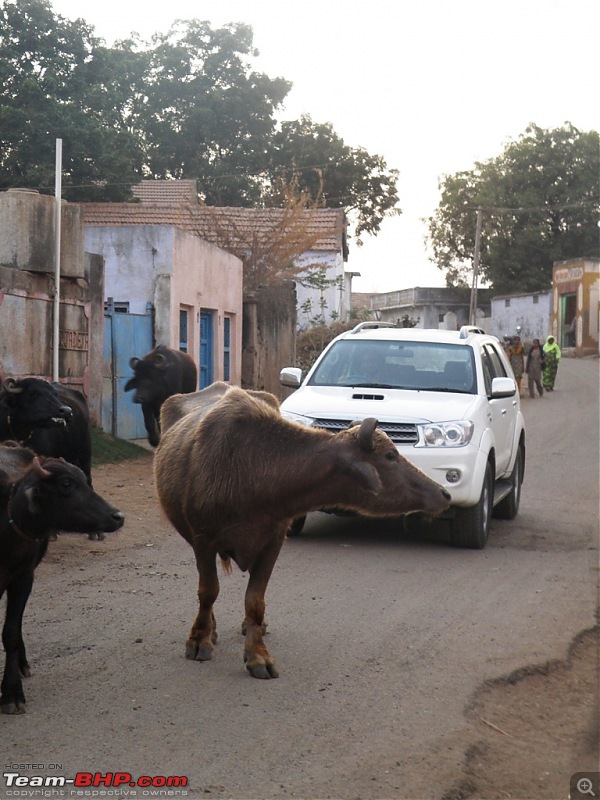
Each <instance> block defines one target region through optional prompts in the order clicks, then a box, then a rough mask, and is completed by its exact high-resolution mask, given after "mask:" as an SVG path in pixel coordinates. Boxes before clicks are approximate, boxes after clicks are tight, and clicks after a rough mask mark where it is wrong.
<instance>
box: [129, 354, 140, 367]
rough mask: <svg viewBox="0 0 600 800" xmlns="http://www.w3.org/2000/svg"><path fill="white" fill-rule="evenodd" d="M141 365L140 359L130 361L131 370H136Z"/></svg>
mask: <svg viewBox="0 0 600 800" xmlns="http://www.w3.org/2000/svg"><path fill="white" fill-rule="evenodd" d="M139 363H140V360H139V358H136V357H135V356H134V357H133V358H130V359H129V366H130V367H131V369H135V368H136V367H137V365H138V364H139Z"/></svg>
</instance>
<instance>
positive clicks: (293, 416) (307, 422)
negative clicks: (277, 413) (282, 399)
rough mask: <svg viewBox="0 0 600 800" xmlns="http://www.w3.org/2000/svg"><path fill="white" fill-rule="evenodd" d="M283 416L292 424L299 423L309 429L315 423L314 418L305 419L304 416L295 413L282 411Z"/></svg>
mask: <svg viewBox="0 0 600 800" xmlns="http://www.w3.org/2000/svg"><path fill="white" fill-rule="evenodd" d="M281 416H282V417H285V419H289V420H291V421H292V422H298V423H300V425H306V426H307V427H309V428H311V427H312V426H313V425H314V424H315V421H314V419H312V417H303V416H302V414H295V413H294V412H293V411H282V412H281Z"/></svg>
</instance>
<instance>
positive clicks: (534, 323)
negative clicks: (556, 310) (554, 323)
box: [490, 290, 552, 343]
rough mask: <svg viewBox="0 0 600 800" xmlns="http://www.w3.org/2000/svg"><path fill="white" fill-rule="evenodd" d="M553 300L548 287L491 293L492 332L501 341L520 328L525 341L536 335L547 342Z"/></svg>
mask: <svg viewBox="0 0 600 800" xmlns="http://www.w3.org/2000/svg"><path fill="white" fill-rule="evenodd" d="M551 302H552V293H551V292H550V291H549V290H548V291H547V292H530V293H527V294H511V295H497V296H495V297H492V327H491V331H490V333H492V334H493V335H494V336H497V337H498V339H500V341H502V340H503V339H504V338H508V337H511V336H514V335H515V334H516V333H517V332H518V333H519V335H520V336H521V339H522V340H523V342H525V343H530V342H531V341H532V340H533V339H536V338H537V339H539V340H540V342H542V343H544V342H545V341H546V336H548V334H549V333H550V315H551Z"/></svg>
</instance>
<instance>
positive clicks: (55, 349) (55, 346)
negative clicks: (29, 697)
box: [52, 139, 62, 383]
mask: <svg viewBox="0 0 600 800" xmlns="http://www.w3.org/2000/svg"><path fill="white" fill-rule="evenodd" d="M61 193H62V139H57V140H56V167H55V176H54V242H55V248H54V319H53V326H52V327H53V334H52V380H53V381H54V382H55V383H56V382H57V381H58V378H59V374H58V366H59V360H58V354H59V344H60V325H59V320H60V228H61V213H60V212H61V205H60V204H61Z"/></svg>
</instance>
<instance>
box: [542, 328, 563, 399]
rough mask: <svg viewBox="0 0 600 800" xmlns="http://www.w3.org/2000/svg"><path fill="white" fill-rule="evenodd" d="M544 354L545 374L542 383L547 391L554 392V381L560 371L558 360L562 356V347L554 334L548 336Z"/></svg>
mask: <svg viewBox="0 0 600 800" xmlns="http://www.w3.org/2000/svg"><path fill="white" fill-rule="evenodd" d="M544 356H545V358H544V376H543V378H542V383H543V384H544V389H545V390H546V391H547V392H553V391H554V381H555V380H556V373H557V371H558V362H559V361H560V357H561V352H560V347H559V346H558V345H557V344H556V342H555V341H554V336H548V338H547V339H546V344H545V345H544Z"/></svg>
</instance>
